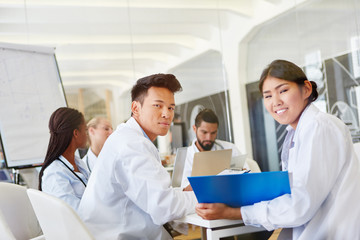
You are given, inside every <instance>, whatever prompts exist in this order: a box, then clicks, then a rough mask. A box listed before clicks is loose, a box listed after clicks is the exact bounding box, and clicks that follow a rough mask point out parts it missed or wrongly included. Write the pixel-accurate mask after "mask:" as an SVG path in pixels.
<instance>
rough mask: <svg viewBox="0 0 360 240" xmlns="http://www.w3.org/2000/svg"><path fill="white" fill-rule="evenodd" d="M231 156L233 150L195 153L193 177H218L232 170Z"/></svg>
mask: <svg viewBox="0 0 360 240" xmlns="http://www.w3.org/2000/svg"><path fill="white" fill-rule="evenodd" d="M231 155H232V149H224V150H217V151H205V152H197V153H195V154H194V161H193V166H192V171H191V176H207V175H216V174H218V173H220V172H222V171H223V170H225V169H228V168H230V163H231Z"/></svg>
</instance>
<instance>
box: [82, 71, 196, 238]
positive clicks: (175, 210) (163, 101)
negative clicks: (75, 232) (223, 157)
mask: <svg viewBox="0 0 360 240" xmlns="http://www.w3.org/2000/svg"><path fill="white" fill-rule="evenodd" d="M179 90H181V85H180V83H179V82H178V80H177V79H176V78H175V76H174V75H171V74H155V75H151V76H148V77H145V78H142V79H139V80H138V81H137V82H136V84H135V85H134V87H133V88H132V91H131V97H132V104H131V112H132V113H131V115H132V117H131V118H130V119H129V120H128V121H127V122H126V123H123V124H120V125H119V126H118V127H117V129H116V131H114V132H113V134H112V135H111V136H110V137H109V138H108V139H107V140H106V142H105V144H104V146H103V148H102V150H101V152H100V154H99V160H100V161H98V162H97V164H95V167H94V169H93V172H92V175H91V177H90V179H89V183H88V186H87V189H86V190H85V193H84V195H83V198H82V201H81V204H80V211H79V212H80V216H81V217H82V219H83V220H84V221H85V223H86V224H87V226H88V227H89V229H90V231H91V232H92V233H93V234H94V236H95V238H96V239H172V238H171V236H170V235H169V234H168V232H167V231H166V230H165V229H164V227H163V224H165V223H167V222H169V221H172V220H174V219H178V218H181V217H183V216H185V215H187V214H189V213H191V212H195V205H196V203H197V201H196V198H195V195H194V193H193V192H184V191H181V189H180V188H179V189H174V188H170V176H169V174H168V172H167V171H166V170H165V169H164V168H163V166H162V165H161V160H160V156H159V153H158V150H157V148H156V147H155V145H154V144H153V143H152V142H153V141H154V140H155V139H156V137H157V136H158V135H165V134H166V133H167V132H168V130H169V128H170V124H171V121H172V119H173V117H174V108H175V100H174V93H175V92H177V91H179Z"/></svg>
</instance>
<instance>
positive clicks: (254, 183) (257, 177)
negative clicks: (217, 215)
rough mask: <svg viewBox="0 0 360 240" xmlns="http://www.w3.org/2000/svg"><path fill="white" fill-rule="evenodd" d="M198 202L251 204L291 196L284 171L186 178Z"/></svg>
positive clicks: (235, 205)
mask: <svg viewBox="0 0 360 240" xmlns="http://www.w3.org/2000/svg"><path fill="white" fill-rule="evenodd" d="M188 179H189V182H190V184H191V187H192V189H193V190H194V193H195V195H196V198H197V200H198V202H199V203H225V204H226V205H229V206H231V207H241V206H246V205H252V204H254V203H257V202H261V201H267V200H272V199H274V198H276V197H279V196H281V195H283V194H286V193H291V191H290V182H289V174H288V172H286V171H276V172H261V173H243V174H232V175H216V176H197V177H188Z"/></svg>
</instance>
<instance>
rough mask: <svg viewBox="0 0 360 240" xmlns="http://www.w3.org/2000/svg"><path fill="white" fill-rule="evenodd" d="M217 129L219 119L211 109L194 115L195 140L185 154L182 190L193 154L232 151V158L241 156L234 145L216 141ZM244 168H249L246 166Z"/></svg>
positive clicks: (187, 182)
mask: <svg viewBox="0 0 360 240" xmlns="http://www.w3.org/2000/svg"><path fill="white" fill-rule="evenodd" d="M218 127H219V119H218V117H217V116H216V114H215V113H214V111H212V110H211V109H208V108H205V109H203V110H201V111H200V112H199V113H198V114H197V115H196V118H195V124H194V125H193V130H194V132H195V135H196V138H195V139H194V140H193V142H192V144H191V145H190V146H189V147H188V150H187V153H186V159H185V166H184V172H183V178H182V181H181V187H183V188H184V187H187V186H188V185H189V180H188V178H187V177H190V176H191V171H192V165H193V162H194V154H195V153H196V152H203V151H215V150H223V149H232V157H236V156H239V155H241V153H240V151H239V150H238V148H237V147H236V146H235V144H233V143H231V142H226V141H222V140H219V139H216V137H217V133H218ZM244 167H245V168H249V166H248V165H247V164H246V165H244Z"/></svg>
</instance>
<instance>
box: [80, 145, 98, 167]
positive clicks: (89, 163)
mask: <svg viewBox="0 0 360 240" xmlns="http://www.w3.org/2000/svg"><path fill="white" fill-rule="evenodd" d="M81 160H83V162H84V163H85V165H86V168H87V170H88V171H89V172H90V173H91V171H92V169H93V168H94V165H95V163H96V161H97V157H96V155H95V154H94V153H93V151H91V148H89V149H88V151H87V153H86V155H85V156H84V157H83V158H82V159H81Z"/></svg>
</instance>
